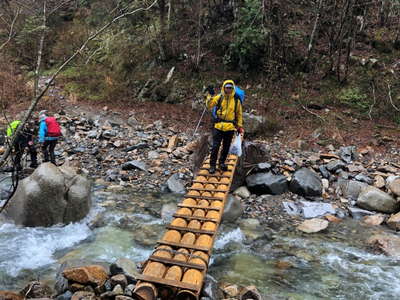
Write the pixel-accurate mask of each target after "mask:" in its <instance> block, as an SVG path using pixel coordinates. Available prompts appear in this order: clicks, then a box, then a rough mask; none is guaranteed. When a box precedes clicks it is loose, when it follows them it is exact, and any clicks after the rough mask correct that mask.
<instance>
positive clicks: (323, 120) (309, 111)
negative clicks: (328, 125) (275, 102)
mask: <svg viewBox="0 0 400 300" xmlns="http://www.w3.org/2000/svg"><path fill="white" fill-rule="evenodd" d="M301 107H302V108H303V109H304V110H305V111H306V112H308V113H310V114H312V115H313V116H315V117H317V118H319V119H321V121H322V122H325V119H324V118H323V117H321V116H320V115H319V114H317V113H315V112H313V111H311V110H309V109H308V108H307V107H305V106H304V105H301Z"/></svg>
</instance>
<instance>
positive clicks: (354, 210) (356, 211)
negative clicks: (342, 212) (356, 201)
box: [348, 207, 375, 220]
mask: <svg viewBox="0 0 400 300" xmlns="http://www.w3.org/2000/svg"><path fill="white" fill-rule="evenodd" d="M348 210H349V212H350V215H351V216H352V217H353V219H356V220H359V219H361V218H363V217H365V216H373V215H374V214H375V213H374V212H372V211H369V210H365V209H361V208H358V207H349V208H348Z"/></svg>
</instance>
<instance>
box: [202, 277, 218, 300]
mask: <svg viewBox="0 0 400 300" xmlns="http://www.w3.org/2000/svg"><path fill="white" fill-rule="evenodd" d="M201 294H202V296H204V297H208V298H209V299H212V300H217V299H219V297H218V281H217V280H215V278H214V277H212V276H211V275H210V274H207V275H206V278H205V281H204V287H203V289H202V291H201Z"/></svg>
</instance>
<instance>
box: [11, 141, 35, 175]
mask: <svg viewBox="0 0 400 300" xmlns="http://www.w3.org/2000/svg"><path fill="white" fill-rule="evenodd" d="M26 147H28V151H29V155H30V156H31V166H34V165H36V164H37V152H36V148H35V146H34V145H29V144H27V143H25V142H22V143H18V142H17V143H16V144H15V148H14V149H15V166H16V167H17V168H19V169H21V158H22V155H23V154H24V151H25V148H26Z"/></svg>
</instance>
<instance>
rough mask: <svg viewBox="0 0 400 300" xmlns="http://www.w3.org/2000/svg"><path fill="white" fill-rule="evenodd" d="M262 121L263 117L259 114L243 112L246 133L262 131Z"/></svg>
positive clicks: (263, 120)
mask: <svg viewBox="0 0 400 300" xmlns="http://www.w3.org/2000/svg"><path fill="white" fill-rule="evenodd" d="M264 123H265V119H264V118H263V117H261V116H257V115H253V114H249V113H246V112H244V113H243V124H246V133H247V134H256V133H258V132H262V131H263V125H264Z"/></svg>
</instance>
